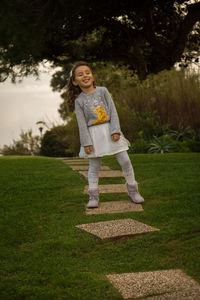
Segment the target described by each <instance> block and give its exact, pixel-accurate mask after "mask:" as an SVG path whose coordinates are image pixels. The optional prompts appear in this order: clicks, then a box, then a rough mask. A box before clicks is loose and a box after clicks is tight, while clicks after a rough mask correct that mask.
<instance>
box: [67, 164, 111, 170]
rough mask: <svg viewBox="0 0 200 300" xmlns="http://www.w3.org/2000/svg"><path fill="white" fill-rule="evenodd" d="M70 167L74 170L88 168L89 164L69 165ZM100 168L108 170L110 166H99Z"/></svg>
mask: <svg viewBox="0 0 200 300" xmlns="http://www.w3.org/2000/svg"><path fill="white" fill-rule="evenodd" d="M70 167H71V168H72V169H73V170H74V171H79V170H88V168H89V166H71V165H70ZM100 170H110V168H109V167H108V166H101V169H100Z"/></svg>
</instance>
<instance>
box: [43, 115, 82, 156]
mask: <svg viewBox="0 0 200 300" xmlns="http://www.w3.org/2000/svg"><path fill="white" fill-rule="evenodd" d="M79 145H80V142H79V136H78V125H77V122H76V118H75V114H73V115H72V118H71V120H69V121H68V123H67V124H66V125H60V126H54V127H53V128H52V129H50V130H48V131H46V133H45V134H44V136H43V139H42V143H41V152H40V153H41V155H44V156H52V157H65V156H76V155H77V154H78V151H79V147H80V146H79Z"/></svg>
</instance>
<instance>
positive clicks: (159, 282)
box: [106, 269, 200, 300]
mask: <svg viewBox="0 0 200 300" xmlns="http://www.w3.org/2000/svg"><path fill="white" fill-rule="evenodd" d="M106 277H107V278H108V279H109V281H110V282H111V283H112V284H113V285H114V287H115V288H117V289H118V290H119V292H120V293H121V294H122V296H123V298H124V299H129V298H138V297H140V299H141V297H145V299H155V300H158V299H159V300H161V299H162V300H163V299H170V300H171V299H174V300H178V299H180V300H182V299H194V300H197V299H200V285H199V284H198V283H197V282H196V281H195V280H193V279H192V278H191V277H189V276H188V275H186V274H185V273H184V272H183V271H182V270H179V269H175V270H162V271H152V272H137V273H123V274H111V275H106ZM192 291H193V292H194V293H192ZM197 293H199V296H198V297H199V298H194V297H195V295H197ZM152 294H154V295H155V294H157V295H155V296H152ZM159 294H160V295H159ZM192 294H193V296H192ZM184 295H185V296H184ZM148 296H149V297H148ZM179 296H180V297H179ZM187 296H189V298H187ZM175 297H176V298H175ZM182 297H186V298H182ZM190 297H192V298H190Z"/></svg>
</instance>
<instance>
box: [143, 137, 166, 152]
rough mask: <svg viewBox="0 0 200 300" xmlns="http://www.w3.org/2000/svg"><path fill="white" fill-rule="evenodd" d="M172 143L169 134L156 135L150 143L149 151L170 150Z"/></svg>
mask: <svg viewBox="0 0 200 300" xmlns="http://www.w3.org/2000/svg"><path fill="white" fill-rule="evenodd" d="M171 147H172V144H171V143H170V142H169V140H168V137H167V136H160V137H157V136H154V139H153V140H152V141H151V142H150V143H149V149H148V153H161V154H163V153H165V152H169V149H170V148H171Z"/></svg>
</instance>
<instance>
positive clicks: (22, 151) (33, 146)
mask: <svg viewBox="0 0 200 300" xmlns="http://www.w3.org/2000/svg"><path fill="white" fill-rule="evenodd" d="M39 152H40V137H39V136H33V135H32V130H31V129H29V130H28V131H27V132H24V131H23V130H22V131H21V133H20V139H19V140H13V143H12V144H11V145H9V146H7V145H4V147H3V149H1V153H2V154H3V155H38V154H39Z"/></svg>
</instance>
